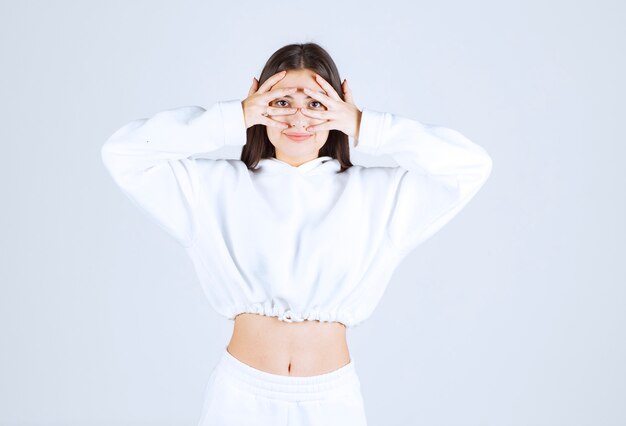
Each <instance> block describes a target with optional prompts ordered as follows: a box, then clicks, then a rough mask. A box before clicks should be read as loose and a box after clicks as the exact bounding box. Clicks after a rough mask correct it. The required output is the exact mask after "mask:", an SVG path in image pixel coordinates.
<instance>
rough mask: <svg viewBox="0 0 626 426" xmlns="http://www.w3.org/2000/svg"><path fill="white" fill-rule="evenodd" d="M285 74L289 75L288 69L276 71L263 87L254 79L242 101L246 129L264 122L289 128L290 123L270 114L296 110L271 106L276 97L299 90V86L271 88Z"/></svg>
mask: <svg viewBox="0 0 626 426" xmlns="http://www.w3.org/2000/svg"><path fill="white" fill-rule="evenodd" d="M285 75H287V72H286V71H281V72H279V73H276V74H274V75H273V76H271V77H270V78H268V79H267V80H265V82H264V83H263V84H262V85H261V87H258V86H259V81H258V80H257V79H256V78H254V79H253V81H252V86H251V87H250V90H249V92H248V97H247V98H246V99H244V100H243V101H241V106H242V108H243V115H244V120H245V122H246V129H248V128H250V127H252V126H254V125H255V124H263V125H265V126H271V127H278V128H281V129H287V128H289V125H288V124H286V123H283V122H281V121H277V120H273V119H272V118H270V117H269V115H289V114H294V113H295V112H296V109H295V108H276V107H271V106H269V104H270V102H272V101H273V100H274V99H276V98H280V97H281V96H285V95H287V94H289V93H293V92H295V91H297V90H298V88H297V87H291V88H288V87H284V88H282V89H275V90H271V88H272V87H273V86H274V85H275V84H276V83H278V82H279V81H280V80H281V79H282V78H283V77H285ZM263 113H267V114H268V116H264V115H263Z"/></svg>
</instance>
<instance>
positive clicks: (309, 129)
mask: <svg viewBox="0 0 626 426" xmlns="http://www.w3.org/2000/svg"><path fill="white" fill-rule="evenodd" d="M333 129H334V127H333V125H332V124H331V122H330V121H327V122H325V123H320V124H316V125H314V126H309V127H307V128H306V129H305V130H306V131H307V132H311V133H314V132H323V131H324V130H333Z"/></svg>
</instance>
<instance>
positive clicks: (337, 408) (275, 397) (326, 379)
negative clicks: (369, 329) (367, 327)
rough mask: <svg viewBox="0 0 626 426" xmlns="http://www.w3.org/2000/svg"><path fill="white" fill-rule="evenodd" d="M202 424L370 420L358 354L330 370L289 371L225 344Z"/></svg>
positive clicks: (355, 423)
mask: <svg viewBox="0 0 626 426" xmlns="http://www.w3.org/2000/svg"><path fill="white" fill-rule="evenodd" d="M203 401H204V403H203V407H202V414H201V417H200V422H199V423H198V426H234V425H237V426H242V425H255V426H266V425H267V426H269V425H272V426H305V425H306V426H335V425H337V426H339V425H341V426H346V425H350V426H366V425H367V422H366V417H365V408H364V404H363V397H362V395H361V383H360V381H359V378H358V375H357V373H356V370H355V367H354V359H351V360H350V362H349V363H348V364H346V365H344V366H343V367H341V368H339V369H337V370H334V371H331V372H330V373H325V374H319V375H316V376H303V377H300V376H283V375H280V374H272V373H268V372H265V371H262V370H258V369H256V368H254V367H252V366H250V365H248V364H245V363H243V362H242V361H239V360H238V359H237V358H235V357H234V356H233V355H231V354H230V352H228V350H226V349H224V352H223V354H222V357H221V359H220V361H219V362H218V363H217V365H216V366H215V367H214V368H213V371H212V372H211V375H210V377H209V381H208V383H207V385H206V388H205V391H204V399H203Z"/></svg>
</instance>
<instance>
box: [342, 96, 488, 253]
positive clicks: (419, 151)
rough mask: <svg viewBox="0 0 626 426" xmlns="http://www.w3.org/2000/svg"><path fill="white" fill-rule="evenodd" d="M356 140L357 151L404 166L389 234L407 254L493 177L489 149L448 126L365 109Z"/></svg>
mask: <svg viewBox="0 0 626 426" xmlns="http://www.w3.org/2000/svg"><path fill="white" fill-rule="evenodd" d="M357 137H358V139H355V141H354V143H355V145H354V148H355V149H356V150H358V151H362V152H365V153H367V154H370V155H382V154H390V155H391V156H392V157H393V159H394V160H395V161H396V162H397V163H398V164H399V167H396V168H395V170H394V172H395V173H394V175H393V184H392V188H393V190H394V191H395V196H394V197H393V199H394V202H393V206H392V210H391V216H390V218H389V222H388V227H387V233H388V236H389V239H390V240H391V242H392V243H393V244H394V246H395V247H396V248H397V249H398V250H399V251H400V253H403V254H406V253H407V252H408V251H410V250H412V249H414V248H415V247H417V246H418V245H419V244H421V243H422V242H423V241H425V240H426V239H427V238H429V237H430V236H432V235H433V234H434V233H435V232H437V231H438V230H439V229H441V228H442V227H443V226H444V225H445V224H446V223H448V222H449V221H450V220H451V219H452V218H453V217H454V216H455V215H456V214H457V213H459V211H460V210H461V209H463V207H465V205H466V204H467V203H468V202H469V201H470V200H471V199H472V198H473V197H474V195H476V193H477V192H478V190H479V189H480V188H481V187H482V186H483V184H484V183H485V181H486V180H487V178H488V177H489V175H490V173H491V169H492V160H491V157H490V156H489V154H488V153H487V152H486V151H485V149H484V148H482V147H481V146H479V145H477V144H475V143H473V142H471V141H470V140H469V139H468V138H466V137H465V136H463V135H462V134H461V133H459V132H457V131H456V130H452V129H448V128H446V127H442V126H436V125H431V124H425V123H421V122H419V121H416V120H412V119H409V118H406V117H402V116H399V115H394V114H391V113H388V112H378V111H374V110H371V109H367V108H363V111H362V114H361V122H360V126H359V134H358V135H357Z"/></svg>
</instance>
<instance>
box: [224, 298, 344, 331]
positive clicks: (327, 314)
mask: <svg viewBox="0 0 626 426" xmlns="http://www.w3.org/2000/svg"><path fill="white" fill-rule="evenodd" d="M239 314H259V315H264V316H268V317H277V318H278V319H279V320H280V321H284V322H302V321H320V322H338V323H341V324H342V325H344V326H345V327H346V328H348V327H351V326H352V324H353V322H354V321H353V319H352V317H351V316H350V315H346V314H344V313H342V312H334V311H322V310H319V309H309V310H304V311H296V310H292V309H290V308H284V307H282V306H278V305H271V304H267V303H262V302H261V303H253V304H249V305H244V306H240V307H239V308H236V309H235V310H234V314H233V315H232V316H231V319H233V320H234V319H235V317H236V316H237V315H239Z"/></svg>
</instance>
